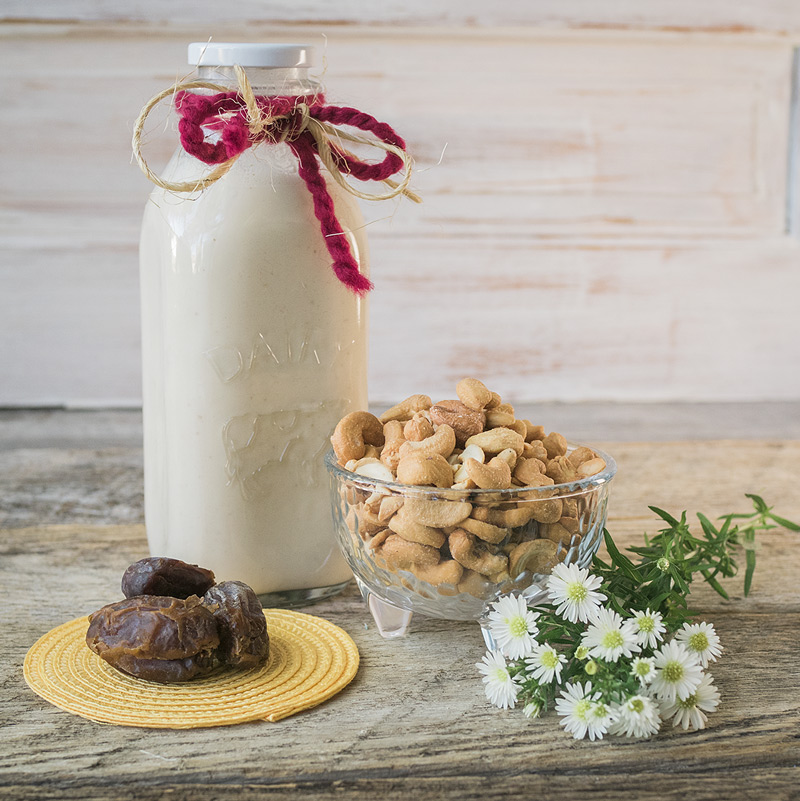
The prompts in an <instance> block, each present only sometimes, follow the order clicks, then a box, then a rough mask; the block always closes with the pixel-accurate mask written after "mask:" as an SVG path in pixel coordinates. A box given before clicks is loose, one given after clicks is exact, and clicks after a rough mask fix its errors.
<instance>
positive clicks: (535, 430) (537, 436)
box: [522, 420, 544, 442]
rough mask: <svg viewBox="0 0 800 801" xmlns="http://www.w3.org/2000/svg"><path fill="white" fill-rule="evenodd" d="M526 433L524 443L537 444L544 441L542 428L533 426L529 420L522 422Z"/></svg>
mask: <svg viewBox="0 0 800 801" xmlns="http://www.w3.org/2000/svg"><path fill="white" fill-rule="evenodd" d="M522 422H523V423H525V428H526V429H527V433H526V434H525V442H538V441H540V440H543V439H544V426H535V425H534V424H533V423H532V422H531V421H530V420H523V421H522Z"/></svg>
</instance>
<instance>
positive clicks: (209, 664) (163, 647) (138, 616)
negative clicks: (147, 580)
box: [86, 595, 220, 682]
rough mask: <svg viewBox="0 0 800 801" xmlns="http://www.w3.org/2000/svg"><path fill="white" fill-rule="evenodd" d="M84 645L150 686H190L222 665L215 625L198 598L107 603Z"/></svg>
mask: <svg viewBox="0 0 800 801" xmlns="http://www.w3.org/2000/svg"><path fill="white" fill-rule="evenodd" d="M86 644H87V645H88V646H89V648H91V649H92V651H94V652H95V653H96V654H98V656H100V657H101V658H102V659H104V660H105V661H106V662H108V663H109V664H110V665H112V666H114V667H116V668H119V669H120V670H123V671H125V672H127V673H131V674H132V675H134V676H138V677H139V678H143V679H149V680H151V681H162V682H163V681H188V680H189V679H192V678H196V677H197V676H199V675H205V674H206V673H209V672H211V671H212V670H213V669H214V668H216V667H217V666H218V665H219V664H220V659H219V653H218V649H219V645H220V636H219V631H218V625H217V621H216V620H215V618H214V615H213V614H212V613H211V612H210V611H209V610H208V609H207V608H206V607H205V606H203V604H202V602H201V601H200V599H199V598H198V597H196V596H191V597H190V598H187V599H180V598H172V597H164V596H154V595H140V596H136V597H134V598H127V599H126V600H124V601H118V602H116V603H113V604H108V605H107V606H104V607H103V608H102V609H99V610H98V611H97V612H94V613H93V614H92V615H91V616H90V617H89V629H88V631H87V633H86Z"/></svg>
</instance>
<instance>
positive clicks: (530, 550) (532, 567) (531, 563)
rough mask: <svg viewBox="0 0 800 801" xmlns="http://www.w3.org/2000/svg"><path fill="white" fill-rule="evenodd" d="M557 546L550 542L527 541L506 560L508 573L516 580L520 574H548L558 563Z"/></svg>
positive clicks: (517, 547) (518, 546) (516, 548)
mask: <svg viewBox="0 0 800 801" xmlns="http://www.w3.org/2000/svg"><path fill="white" fill-rule="evenodd" d="M560 561H561V560H560V559H559V558H558V545H557V544H556V543H555V542H553V541H552V540H529V541H528V542H521V543H520V544H519V545H517V546H516V547H515V548H514V550H513V551H511V555H510V556H509V559H508V572H509V573H511V578H513V579H516V578H519V576H520V575H521V574H522V573H525V572H528V573H542V574H545V575H546V574H548V573H550V572H551V571H552V570H553V568H554V567H555V566H556V565H557V564H558V563H559V562H560Z"/></svg>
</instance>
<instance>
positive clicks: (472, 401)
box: [456, 378, 499, 411]
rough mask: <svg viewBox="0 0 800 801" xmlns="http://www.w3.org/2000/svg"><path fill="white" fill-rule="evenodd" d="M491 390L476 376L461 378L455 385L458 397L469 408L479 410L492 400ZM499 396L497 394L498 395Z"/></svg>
mask: <svg viewBox="0 0 800 801" xmlns="http://www.w3.org/2000/svg"><path fill="white" fill-rule="evenodd" d="M492 394H493V393H492V392H490V391H489V390H488V389H487V388H486V385H485V384H484V383H483V382H481V381H478V379H477V378H462V379H461V381H459V382H458V384H457V385H456V395H458V399H459V400H460V401H461V402H462V403H463V404H464V405H465V406H469V408H470V409H476V410H477V411H481V410H482V409H484V408H486V406H487V405H488V404H489V403H491V401H492ZM498 397H499V396H498Z"/></svg>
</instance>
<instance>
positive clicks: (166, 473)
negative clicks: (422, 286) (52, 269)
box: [140, 69, 367, 605]
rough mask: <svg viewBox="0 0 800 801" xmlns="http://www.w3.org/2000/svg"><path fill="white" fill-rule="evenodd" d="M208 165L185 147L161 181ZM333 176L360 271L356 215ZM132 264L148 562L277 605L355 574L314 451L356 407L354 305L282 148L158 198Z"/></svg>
mask: <svg viewBox="0 0 800 801" xmlns="http://www.w3.org/2000/svg"><path fill="white" fill-rule="evenodd" d="M253 72H257V73H259V75H258V77H257V79H254V78H253V77H251V82H252V83H253V85H254V88H257V91H259V92H264V88H262V86H263V85H264V84H267V85H268V84H269V83H270V81H273V82H275V81H277V82H278V83H279V86H280V90H281V93H282V94H288V93H295V94H299V93H302V91H303V87H304V86H305V85H306V84H304V82H303V75H302V72H303V71H302V70H269V69H259V70H253ZM250 73H251V70H248V75H250ZM210 79H211V80H216V81H219V73H218V72H215V73H214V74H212V75H211V76H210ZM257 80H258V82H259V83H260V84H261V85H260V86H256V84H257ZM270 88H272V89H273V90H274V87H269V86H267V89H270ZM305 91H308V90H307V89H305ZM207 170H208V168H206V167H205V165H202V164H200V162H198V161H197V160H195V159H194V158H193V157H191V156H189V155H187V154H186V153H185V152H183V151H182V150H179V152H178V153H176V155H175V156H174V157H173V159H172V161H171V162H170V164H169V166H168V167H167V170H166V171H165V172H164V173H163V174H164V177H165V178H167V179H169V180H188V179H190V178H194V177H197V176H199V175H201V174H204V173H205V172H207ZM327 183H328V186H329V189H330V194H331V196H332V197H333V199H334V202H335V206H336V213H337V216H338V219H339V222H340V223H341V225H342V228H343V229H344V231H345V232H346V236H347V237H348V239H349V242H350V245H351V247H352V249H353V253H354V255H355V256H356V258H357V260H358V261H359V262H360V265H361V269H362V272H365V273H366V243H365V240H364V238H363V235H362V232H361V228H362V226H363V221H362V218H361V215H360V212H359V210H358V208H357V205H356V203H355V201H354V200H353V199H352V198H351V197H350V196H349V195H346V194H345V193H344V192H343V190H341V189H340V188H339V187H338V186H337V185H336V184H334V182H333V181H332V180H331V179H330V178H328V180H327ZM140 260H141V297H142V330H143V335H142V341H143V370H144V380H143V398H144V454H145V516H146V524H147V535H148V542H149V546H150V552H151V553H152V554H154V555H164V556H171V557H176V558H179V559H183V560H185V561H188V562H193V563H196V564H199V565H202V566H203V567H207V568H210V569H212V570H213V571H214V572H215V574H216V576H217V579H218V580H225V579H235V580H239V581H244V582H246V583H247V584H249V585H250V586H252V587H253V589H254V590H255V592H256V593H257V594H259V595H261V596H262V597H263V600H265V601H268V602H270V603H273V604H276V605H277V604H280V603H297V602H302V601H303V600H310V599H313V598H315V597H322V596H324V595H326V594H331V593H332V592H335V591H337V590H338V589H340V588H341V585H342V584H343V583H344V582H347V581H348V580H349V579H350V578H351V573H350V570H349V568H348V567H347V566H346V564H345V562H344V560H343V558H342V557H341V555H340V553H339V550H338V546H337V545H336V543H335V540H334V534H333V524H332V518H331V505H330V498H329V488H328V479H327V476H326V473H325V469H324V465H323V461H322V456H323V453H324V452H325V450H326V449H327V448H328V446H329V439H328V438H329V436H330V433H331V431H332V430H333V428H334V426H335V425H336V423H337V421H338V420H339V419H340V418H341V417H342V416H343V415H344V414H346V413H347V412H349V411H352V410H354V409H361V408H366V403H367V392H366V322H367V321H366V303H365V301H364V300H363V299H359V298H358V297H356V296H355V295H354V294H353V293H351V292H350V291H349V290H348V289H347V288H345V287H344V286H343V285H342V284H341V283H340V282H339V281H338V279H337V278H336V277H335V276H334V274H333V272H332V270H331V268H330V255H329V253H328V251H327V249H326V246H325V242H324V239H323V237H322V234H321V232H320V229H319V223H318V222H317V220H316V218H315V217H314V212H313V202H312V198H311V195H310V194H309V192H308V189H307V188H306V186H305V184H304V183H303V181H302V180H301V179H300V177H299V176H298V174H297V162H296V159H295V158H294V157H293V156H292V154H291V153H290V151H289V149H288V147H287V146H286V145H282V144H281V145H270V144H259V145H256V146H255V147H253V148H251V149H249V150H247V151H245V152H244V153H243V154H242V155H241V156H240V157H239V159H238V161H237V162H236V164H235V165H234V166H233V168H232V169H231V170H230V171H229V172H228V173H227V174H226V175H225V176H224V177H223V178H221V179H220V180H219V181H217V182H216V183H214V184H213V185H211V186H210V187H208V188H207V189H206V190H205V191H203V192H198V193H195V194H193V195H182V196H179V195H175V194H172V193H168V192H165V191H163V190H161V189H158V188H156V189H155V190H154V191H153V193H152V195H151V196H150V200H149V203H148V204H147V207H146V211H145V215H144V223H143V228H142V237H141V249H140ZM264 596H266V597H264Z"/></svg>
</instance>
